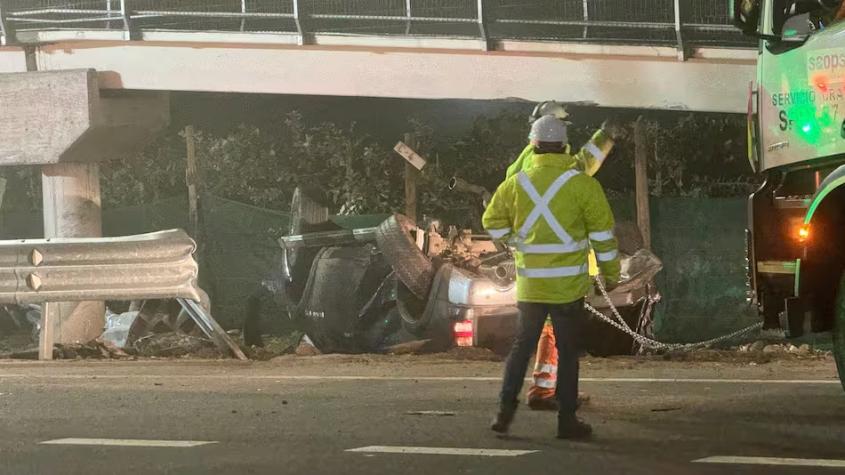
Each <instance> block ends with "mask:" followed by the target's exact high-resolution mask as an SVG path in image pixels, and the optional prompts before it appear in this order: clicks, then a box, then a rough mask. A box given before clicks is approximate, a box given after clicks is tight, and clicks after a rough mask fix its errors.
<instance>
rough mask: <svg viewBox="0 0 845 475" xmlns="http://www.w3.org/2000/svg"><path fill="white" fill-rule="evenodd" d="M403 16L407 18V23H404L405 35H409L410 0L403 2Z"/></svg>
mask: <svg viewBox="0 0 845 475" xmlns="http://www.w3.org/2000/svg"><path fill="white" fill-rule="evenodd" d="M405 16H406V17H407V18H408V21H407V22H406V23H405V34H406V35H410V34H411V18H413V16H412V15H411V0H405Z"/></svg>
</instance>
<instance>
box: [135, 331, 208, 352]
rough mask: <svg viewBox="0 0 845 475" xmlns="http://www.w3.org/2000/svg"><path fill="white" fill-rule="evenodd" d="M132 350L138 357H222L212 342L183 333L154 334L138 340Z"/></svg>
mask: <svg viewBox="0 0 845 475" xmlns="http://www.w3.org/2000/svg"><path fill="white" fill-rule="evenodd" d="M133 349H134V350H135V353H136V354H137V355H138V356H147V357H164V358H173V357H184V356H192V357H196V358H221V357H223V356H224V355H223V354H221V353H220V350H219V349H218V348H217V346H215V344H214V343H213V342H211V341H210V340H207V339H205V338H201V337H197V336H193V335H186V334H184V333H176V332H170V333H155V334H152V335H147V336H145V337H142V338H139V339H138V340H137V341H136V342H135V343H134V344H133Z"/></svg>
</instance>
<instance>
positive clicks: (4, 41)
mask: <svg viewBox="0 0 845 475" xmlns="http://www.w3.org/2000/svg"><path fill="white" fill-rule="evenodd" d="M14 42H15V30H14V28H12V25H11V24H10V23H9V19H8V18H7V17H6V6H5V5H3V1H2V0H0V46H5V45H10V44H12V43H14Z"/></svg>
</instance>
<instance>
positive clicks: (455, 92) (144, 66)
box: [35, 32, 755, 113]
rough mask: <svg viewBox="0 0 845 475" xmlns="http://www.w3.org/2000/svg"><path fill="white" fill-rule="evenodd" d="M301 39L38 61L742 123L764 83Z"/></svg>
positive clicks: (428, 44) (104, 51)
mask: <svg viewBox="0 0 845 475" xmlns="http://www.w3.org/2000/svg"><path fill="white" fill-rule="evenodd" d="M294 36H295V37H296V36H297V35H294ZM48 37H49V35H48V36H45V37H44V38H41V39H42V40H45V41H46V40H47V39H48ZM39 38H40V37H39ZM189 39H194V41H189ZM197 39H202V41H196V40H197ZM291 40H292V41H293V42H292V43H277V44H268V43H260V42H262V41H264V42H266V41H278V42H281V41H287V40H285V39H284V38H283V37H281V36H280V35H275V36H272V37H271V36H269V35H266V34H250V33H245V34H237V35H235V34H231V33H217V34H212V33H210V34H203V33H190V34H187V33H179V32H175V33H170V32H160V33H156V34H152V33H145V36H144V41H138V42H126V41H107V40H99V41H98V40H86V41H71V40H65V41H56V42H54V43H50V44H41V45H39V46H37V49H36V52H35V55H36V58H37V63H38V66H39V69H40V70H65V69H75V68H89V67H90V68H95V69H97V70H98V71H101V73H100V87H101V88H105V89H135V90H158V91H198V92H224V93H225V92H232V93H265V94H297V95H331V96H360V97H393V98H412V99H479V100H496V99H521V100H526V101H541V100H549V99H556V100H559V101H563V102H581V103H589V104H594V105H597V106H604V107H618V108H636V109H681V110H694V111H706V112H731V113H743V112H745V108H746V105H747V103H748V98H747V94H748V83H749V82H750V81H751V80H753V79H754V77H755V56H754V51H750V50H749V51H745V50H730V49H723V50H699V51H690V52H689V57H688V58H687V60H686V61H678V51H677V49H675V48H674V47H662V48H661V47H639V46H619V45H616V46H608V45H604V46H603V45H572V44H564V43H550V42H525V41H498V42H497V44H496V50H495V51H489V52H485V51H482V50H481V48H480V47H479V45H478V40H460V39H437V38H432V39H426V38H399V39H392V38H376V37H337V36H322V37H316V38H315V39H314V40H315V43H316V44H315V45H311V46H299V45H298V44H297V43H298V38H292V39H291ZM151 58H155V60H151Z"/></svg>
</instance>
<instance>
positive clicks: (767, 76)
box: [734, 0, 845, 379]
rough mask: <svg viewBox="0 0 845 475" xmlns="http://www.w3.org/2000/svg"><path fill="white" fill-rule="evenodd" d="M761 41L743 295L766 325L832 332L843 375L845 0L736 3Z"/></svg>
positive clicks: (752, 110)
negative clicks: (755, 176)
mask: <svg viewBox="0 0 845 475" xmlns="http://www.w3.org/2000/svg"><path fill="white" fill-rule="evenodd" d="M734 19H735V23H736V26H737V27H739V28H741V29H742V30H743V31H744V32H745V33H746V34H749V35H754V36H756V37H757V38H758V40H759V41H758V64H757V78H756V81H755V83H752V84H751V86H750V87H749V100H748V141H749V161H750V164H751V167H752V168H753V169H754V171H755V172H757V173H759V174H760V175H762V178H763V185H762V186H761V187H760V188H759V189H758V190H757V191H756V192H755V193H754V194H752V195H751V197H750V198H749V201H748V217H749V220H748V223H749V224H748V230H747V244H748V277H749V279H748V280H749V286H750V292H749V294H750V298H751V300H752V302H753V303H754V304H755V305H756V308H757V309H758V311H759V313H760V316H761V318H762V319H763V321H764V328H767V329H773V330H776V329H781V330H783V331H784V333H785V334H786V336H788V337H799V336H801V335H804V334H806V333H808V332H825V331H832V332H833V334H834V344H835V345H836V350H835V355H836V359H837V365H838V367H839V372H840V379H843V378H842V376H843V375H845V290H843V289H845V281H843V271H845V246H843V244H845V5H843V2H842V0H735V4H734Z"/></svg>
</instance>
